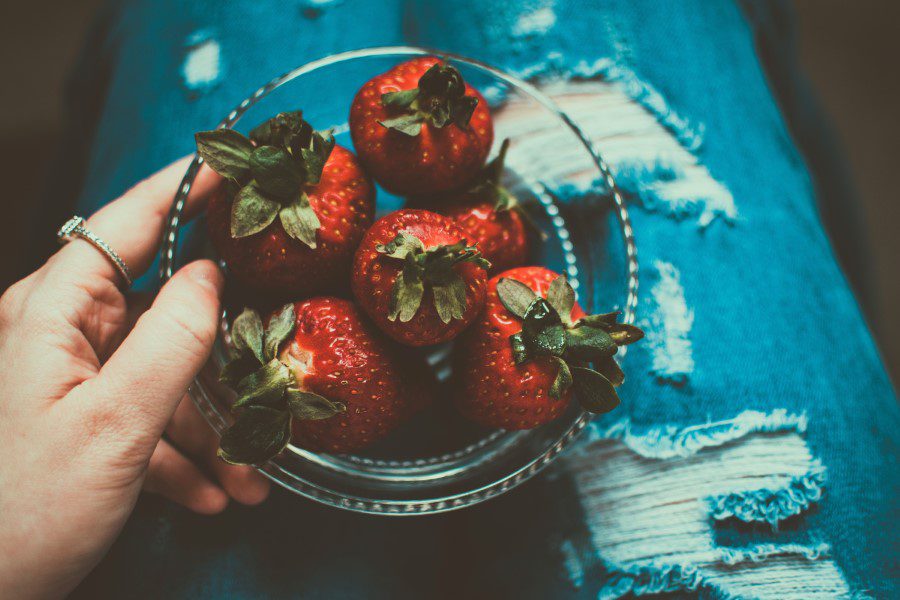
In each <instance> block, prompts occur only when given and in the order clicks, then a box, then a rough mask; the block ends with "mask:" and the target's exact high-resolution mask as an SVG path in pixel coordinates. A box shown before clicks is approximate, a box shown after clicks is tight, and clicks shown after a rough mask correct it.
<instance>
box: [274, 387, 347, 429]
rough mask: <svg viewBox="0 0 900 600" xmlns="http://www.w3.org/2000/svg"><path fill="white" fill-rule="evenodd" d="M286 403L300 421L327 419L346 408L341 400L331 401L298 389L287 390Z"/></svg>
mask: <svg viewBox="0 0 900 600" xmlns="http://www.w3.org/2000/svg"><path fill="white" fill-rule="evenodd" d="M287 404H288V409H289V410H290V411H291V415H292V416H293V417H294V418H295V419H299V420H301V421H318V420H321V419H328V418H330V417H333V416H334V415H336V414H338V413H342V412H344V411H346V410H347V407H346V405H344V403H342V402H332V401H331V400H329V399H328V398H324V397H322V396H320V395H318V394H314V393H312V392H305V391H303V390H298V389H289V390H288V391H287Z"/></svg>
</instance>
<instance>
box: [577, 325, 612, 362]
mask: <svg viewBox="0 0 900 600" xmlns="http://www.w3.org/2000/svg"><path fill="white" fill-rule="evenodd" d="M618 349H619V347H618V346H617V345H616V342H615V340H614V339H613V338H612V336H611V335H610V334H608V333H606V332H605V331H603V330H602V329H600V328H598V327H584V326H583V327H574V328H572V329H569V330H568V331H566V352H567V353H568V355H569V356H571V357H572V358H576V359H578V360H588V361H595V360H602V359H605V358H609V357H610V356H612V355H613V354H615V353H616V352H617V351H618Z"/></svg>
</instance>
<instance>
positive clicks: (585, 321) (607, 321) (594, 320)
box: [575, 311, 622, 329]
mask: <svg viewBox="0 0 900 600" xmlns="http://www.w3.org/2000/svg"><path fill="white" fill-rule="evenodd" d="M621 314H622V313H621V312H620V311H615V312H611V313H604V314H601V315H585V316H583V317H581V318H580V319H578V322H577V323H576V324H575V326H576V327H580V326H582V325H587V326H589V327H601V328H603V329H606V328H607V327H608V326H610V325H615V324H616V321H617V320H618V319H619V316H620V315H621Z"/></svg>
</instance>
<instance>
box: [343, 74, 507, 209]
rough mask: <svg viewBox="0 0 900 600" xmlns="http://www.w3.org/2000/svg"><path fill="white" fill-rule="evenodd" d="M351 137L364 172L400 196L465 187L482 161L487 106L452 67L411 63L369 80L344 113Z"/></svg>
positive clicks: (489, 134) (489, 127)
mask: <svg viewBox="0 0 900 600" xmlns="http://www.w3.org/2000/svg"><path fill="white" fill-rule="evenodd" d="M350 135H351V136H352V137H353V144H354V146H355V147H356V151H357V152H359V157H360V160H362V162H363V164H365V166H366V169H367V170H368V171H369V172H370V173H371V174H372V175H373V176H374V177H375V179H377V180H378V182H379V183H381V184H382V185H383V186H384V187H385V188H386V189H387V190H389V191H391V192H393V193H396V194H400V195H422V194H432V193H439V192H445V191H447V190H450V189H453V188H458V187H460V186H464V185H466V184H467V183H468V182H469V181H471V180H472V179H473V178H474V177H475V176H476V175H477V174H478V171H479V169H481V167H482V165H484V161H485V160H486V159H487V155H488V152H489V151H490V148H491V143H492V141H493V139H494V128H493V124H492V122H491V114H490V111H489V109H488V106H487V102H485V101H484V98H483V97H482V96H481V94H479V93H478V92H477V91H476V90H475V89H474V88H472V87H471V86H469V85H468V84H466V83H465V82H464V81H463V79H462V76H461V75H460V73H459V71H458V70H456V68H455V67H452V66H450V65H446V64H444V63H443V62H441V61H440V60H438V59H437V58H434V57H423V58H415V59H413V60H410V61H407V62H405V63H402V64H400V65H397V66H396V67H394V68H393V69H391V70H389V71H387V72H386V73H382V74H381V75H377V76H376V77H374V78H373V79H371V80H369V81H368V82H367V83H366V84H365V85H364V86H363V87H362V89H360V90H359V92H358V93H357V94H356V98H354V100H353V106H352V107H351V109H350Z"/></svg>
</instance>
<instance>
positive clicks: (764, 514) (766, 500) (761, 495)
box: [709, 460, 826, 530]
mask: <svg viewBox="0 0 900 600" xmlns="http://www.w3.org/2000/svg"><path fill="white" fill-rule="evenodd" d="M825 480H826V473H825V466H824V465H823V464H822V463H821V462H819V461H818V460H816V461H814V463H813V466H812V468H810V470H809V472H808V473H807V474H806V475H803V476H802V477H794V478H793V479H792V480H791V482H790V484H789V485H788V486H787V487H786V488H781V489H777V490H773V489H769V488H762V489H758V490H750V491H746V492H734V493H731V494H725V495H722V496H714V497H712V498H710V499H709V507H710V514H711V515H712V517H713V518H714V519H716V520H723V519H727V518H730V517H734V518H736V519H740V520H741V521H744V522H745V523H749V522H752V521H761V522H766V523H769V525H771V526H772V529H773V530H777V529H778V523H779V521H783V520H784V519H787V518H788V517H792V516H794V515H798V514H800V513H801V512H803V511H804V510H806V509H808V508H809V507H810V505H811V504H812V503H814V502H818V501H819V500H821V498H822V494H823V491H824V486H825Z"/></svg>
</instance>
